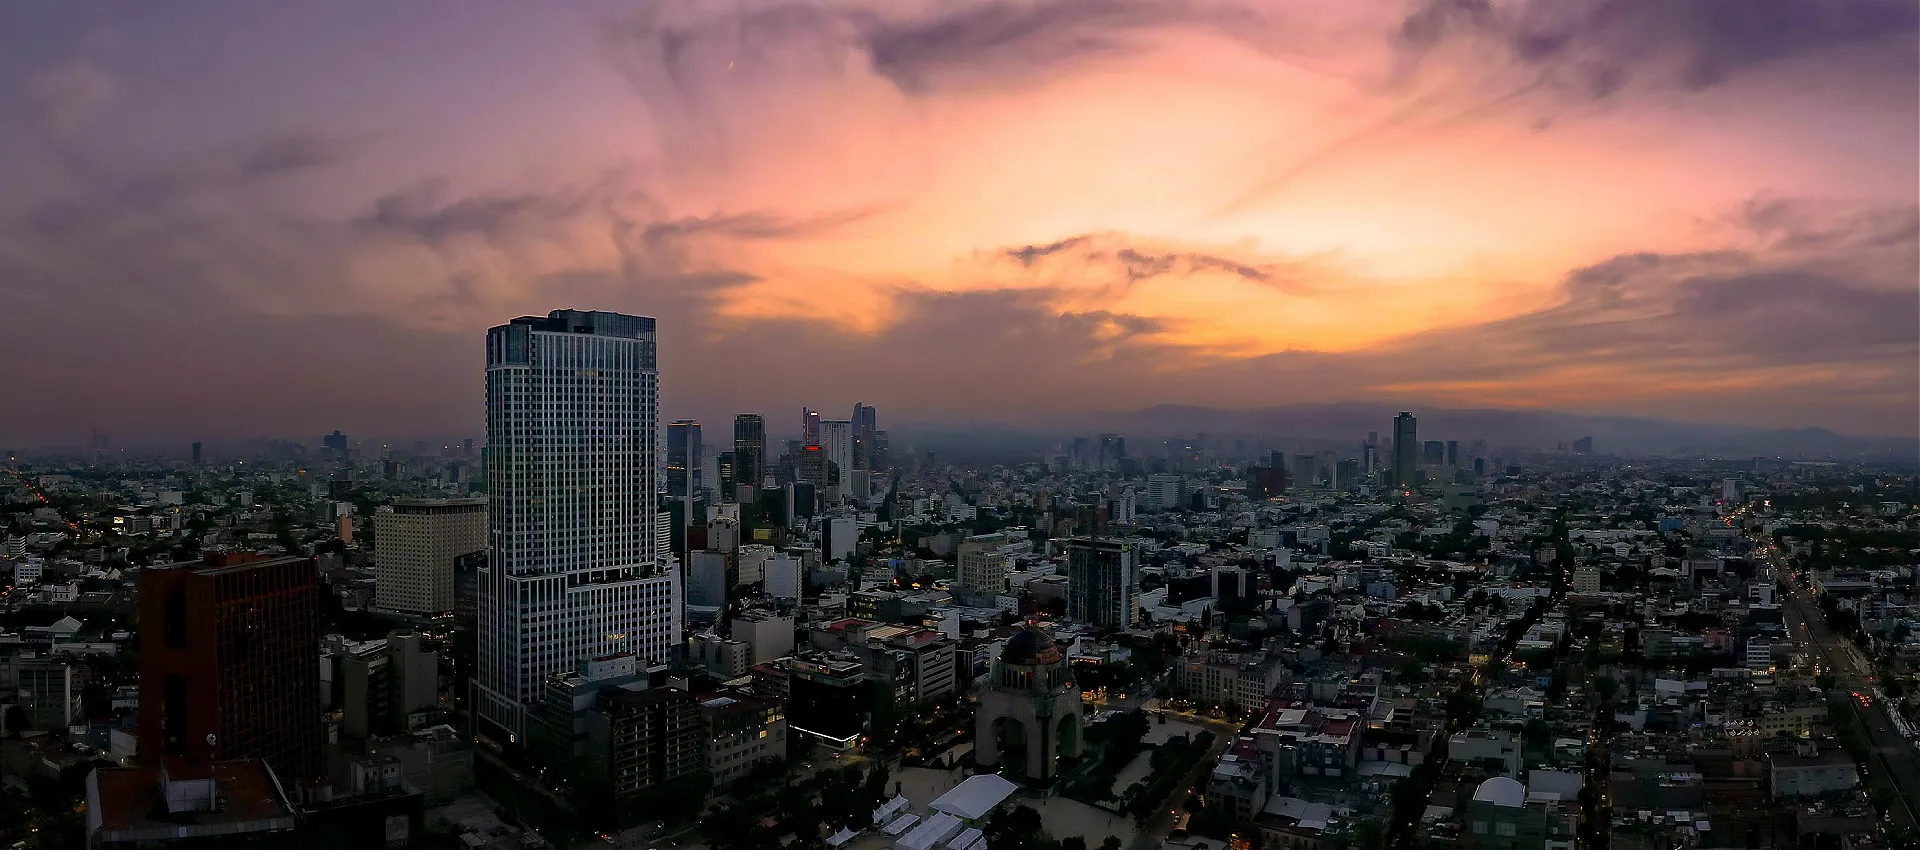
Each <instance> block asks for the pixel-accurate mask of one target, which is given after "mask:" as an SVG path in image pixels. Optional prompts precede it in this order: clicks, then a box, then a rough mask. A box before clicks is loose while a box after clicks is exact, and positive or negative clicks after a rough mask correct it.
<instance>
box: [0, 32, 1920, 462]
mask: <svg viewBox="0 0 1920 850" xmlns="http://www.w3.org/2000/svg"><path fill="white" fill-rule="evenodd" d="M1917 8H1920V3H1916V1H1915V0H1824V2H1823V0H1742V2H1731V0H1724V2H1723V1H1722V0H1701V2H1675V0H1539V1H1538V2H1523V1H1522V0H1423V2H1407V3H1402V2H1398V0H1389V1H1388V2H1360V0H1355V2H1318V1H1316V2H1305V1H1304V0H1302V2H1281V0H1262V1H1261V2H1205V0H1058V1H1057V2H999V3H960V2H926V0H867V2H845V3H835V2H819V3H797V2H764V3H762V2H733V1H732V0H697V1H691V0H689V1H686V2H639V3H611V2H591V3H563V4H533V3H520V2H461V3H442V2H418V3H398V4H395V3H386V2H357V3H356V2H347V3H304V4H295V3H243V2H180V3H108V2H98V3H93V2H50V1H49V2H34V1H33V0H29V2H24V3H9V4H6V5H5V6H4V7H0V186H5V187H7V188H6V191H4V192H0V327H4V328H5V329H6V333H5V335H4V339H5V340H6V341H7V348H8V352H7V356H6V357H5V358H4V359H0V364H4V365H0V398H3V399H4V401H0V445H5V444H9V443H15V444H23V445H25V444H33V443H36V442H77V441H78V439H79V437H80V435H83V434H84V433H85V432H86V430H87V429H88V428H90V427H99V428H100V429H101V430H103V431H108V432H111V433H114V434H115V435H116V436H121V435H124V437H125V438H127V439H134V438H137V437H139V436H141V435H155V436H156V437H165V438H175V437H178V438H192V437H193V436H195V435H207V436H208V437H209V438H212V437H224V436H242V435H254V434H267V435H286V436H306V435H310V434H317V433H320V432H321V431H324V430H331V429H333V428H336V427H338V428H342V429H345V430H347V431H349V432H352V433H371V434H382V435H396V436H398V435H411V434H421V435H429V434H430V435H451V434H460V433H478V432H479V431H480V424H481V420H482V414H483V410H482V401H481V394H480V387H481V381H482V377H483V363H482V348H481V342H482V339H483V336H484V330H485V328H486V327H488V326H489V325H493V324H498V323H500V322H503V321H505V320H506V319H508V318H510V317H512V316H516V315H522V314H527V313H545V312H546V311H548V310H550V309H553V308H556V307H579V308H583V309H608V310H619V311H623V312H632V313H639V314H643V315H651V316H657V317H658V318H659V319H660V320H661V325H660V328H661V345H662V360H663V364H662V370H663V381H662V384H663V388H664V392H665V396H666V405H665V408H666V409H665V411H664V412H665V415H666V416H668V417H679V416H695V417H705V418H717V417H721V416H725V415H730V414H731V413H733V412H735V411H754V412H762V413H766V414H768V415H769V416H770V417H772V418H773V421H774V423H775V426H776V427H775V430H776V431H782V432H784V431H785V430H791V429H787V428H784V425H785V424H786V423H787V420H788V419H792V420H793V421H794V422H797V421H798V416H797V410H798V408H799V406H800V405H802V404H810V405H812V406H815V407H825V408H827V409H829V410H839V409H842V408H845V407H847V406H849V405H851V403H852V402H853V401H854V400H855V399H860V400H864V401H866V402H868V403H872V404H877V405H879V406H880V408H881V412H882V415H883V417H888V418H889V419H891V420H892V421H894V422H898V421H901V420H907V421H935V420H952V419H961V418H965V419H973V420H995V421H1003V422H1015V423H1017V422H1022V421H1037V420H1040V419H1044V418H1046V417H1048V416H1053V415H1058V414H1063V413H1068V412H1075V411H1099V410H1127V409H1134V408H1139V407H1145V406H1149V405H1154V404H1160V403H1182V404H1205V405H1214V406H1222V407H1241V408H1243V407H1262V406H1272V405H1284V404H1295V403H1312V402H1331V401H1346V400H1380V401H1393V402H1396V403H1407V404H1431V405H1440V406H1447V407H1513V408H1541V409H1552V410H1565V411H1579V412H1591V413H1622V414H1633V415H1645V416H1657V417H1670V418H1676V419H1686V420H1700V421H1716V422H1735V423H1746V424H1755V425H1764V426H1791V427H1800V426H1823V427H1827V428H1832V429H1834V430H1838V431H1843V432H1848V433H1859V434H1885V435H1915V434H1917V433H1920V412H1917V411H1920V393H1917V391H1916V390H1917V387H1920V209H1917V208H1916V192H1917V191H1920V189H1917V187H1920V166H1917V165H1916V162H1917V161H1920V154H1917V153H1916V151H1920V107H1917V106H1916V104H1920V83H1917V82H1916V80H1920V11H1916V10H1917ZM789 411H796V412H795V413H793V414H792V415H789ZM1382 427H1383V429H1384V427H1385V425H1384V423H1383V426H1382Z"/></svg>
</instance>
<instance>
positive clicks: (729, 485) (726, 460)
mask: <svg viewBox="0 0 1920 850" xmlns="http://www.w3.org/2000/svg"><path fill="white" fill-rule="evenodd" d="M716 460H717V461H718V466H719V468H720V501H722V502H732V501H734V499H735V498H736V497H735V495H734V494H735V490H734V488H735V486H737V485H738V484H739V478H738V477H737V473H738V472H739V469H740V466H739V462H738V461H737V459H736V458H735V457H734V454H733V452H721V453H720V455H719V457H718V458H716Z"/></svg>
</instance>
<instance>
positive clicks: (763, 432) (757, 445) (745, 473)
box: [733, 413, 767, 487]
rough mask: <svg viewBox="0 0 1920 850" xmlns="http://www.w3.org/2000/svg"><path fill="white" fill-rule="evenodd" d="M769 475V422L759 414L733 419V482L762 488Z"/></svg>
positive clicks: (740, 415)
mask: <svg viewBox="0 0 1920 850" xmlns="http://www.w3.org/2000/svg"><path fill="white" fill-rule="evenodd" d="M766 475H767V421H766V420H764V419H761V418H760V414H758V413H742V414H739V415H737V416H735V417H733V482H734V486H735V487H738V486H741V485H745V486H748V487H761V486H763V485H764V484H765V482H763V481H762V480H761V479H763V478H765V477H766Z"/></svg>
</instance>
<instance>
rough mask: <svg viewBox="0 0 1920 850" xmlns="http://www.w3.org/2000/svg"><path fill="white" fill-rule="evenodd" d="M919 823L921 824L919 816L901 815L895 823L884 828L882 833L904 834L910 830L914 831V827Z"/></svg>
mask: <svg viewBox="0 0 1920 850" xmlns="http://www.w3.org/2000/svg"><path fill="white" fill-rule="evenodd" d="M919 822H920V816H919V815H901V816H900V817H899V818H897V819H895V820H894V822H893V823H890V824H887V825H886V827H884V828H882V829H881V830H880V831H881V832H884V833H886V834H888V835H899V834H900V833H903V832H906V831H907V830H909V829H912V828H913V825H914V824H916V823H919Z"/></svg>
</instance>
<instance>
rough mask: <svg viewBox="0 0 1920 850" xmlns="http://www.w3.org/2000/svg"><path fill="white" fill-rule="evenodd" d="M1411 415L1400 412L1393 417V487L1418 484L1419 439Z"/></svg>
mask: <svg viewBox="0 0 1920 850" xmlns="http://www.w3.org/2000/svg"><path fill="white" fill-rule="evenodd" d="M1415 426H1416V423H1415V421H1414V418H1413V414H1412V413H1408V412H1406V411H1402V412H1401V413H1400V415H1399V416H1395V417H1393V485H1394V486H1395V487H1412V486H1414V485H1415V484H1418V483H1420V481H1419V478H1420V475H1419V470H1420V437H1419V433H1418V430H1417V428H1416V427H1415Z"/></svg>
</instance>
